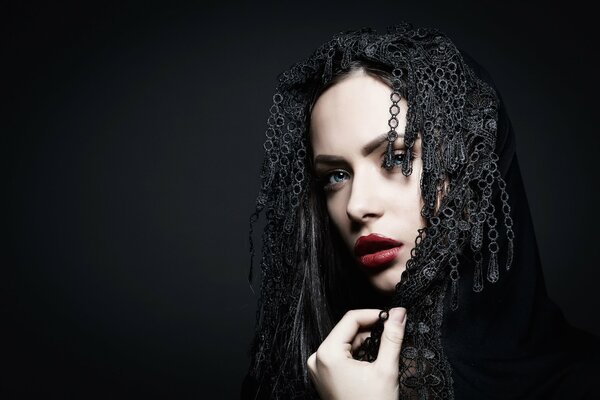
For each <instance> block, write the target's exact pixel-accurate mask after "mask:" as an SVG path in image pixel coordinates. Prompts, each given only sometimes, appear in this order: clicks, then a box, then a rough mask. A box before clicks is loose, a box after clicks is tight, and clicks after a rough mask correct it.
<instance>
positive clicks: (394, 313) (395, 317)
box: [389, 307, 406, 324]
mask: <svg viewBox="0 0 600 400" xmlns="http://www.w3.org/2000/svg"><path fill="white" fill-rule="evenodd" d="M389 319H390V320H391V321H394V322H395V323H397V324H403V323H404V322H405V321H406V308H402V307H395V308H392V309H391V310H390V318H389Z"/></svg>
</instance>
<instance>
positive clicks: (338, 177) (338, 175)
mask: <svg viewBox="0 0 600 400" xmlns="http://www.w3.org/2000/svg"><path fill="white" fill-rule="evenodd" d="M348 178H349V174H348V173H347V172H346V171H332V172H331V173H329V174H327V175H325V176H324V177H323V179H322V182H323V184H324V186H323V188H324V189H325V190H333V188H334V187H335V186H337V185H339V184H340V183H343V182H344V181H345V180H346V179H348Z"/></svg>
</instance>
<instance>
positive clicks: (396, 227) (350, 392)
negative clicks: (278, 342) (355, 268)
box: [307, 70, 425, 400]
mask: <svg viewBox="0 0 600 400" xmlns="http://www.w3.org/2000/svg"><path fill="white" fill-rule="evenodd" d="M391 92H392V90H391V88H390V87H389V86H388V85H386V84H385V83H384V82H383V81H382V80H380V79H378V78H376V77H373V76H371V75H368V74H367V73H365V72H364V71H363V70H358V71H353V72H352V73H350V74H349V75H347V76H346V77H344V78H343V79H342V80H341V81H340V82H338V83H336V84H334V85H333V86H331V87H330V88H328V89H327V90H326V91H325V92H324V93H322V94H321V96H320V97H319V98H318V99H317V101H316V103H315V105H314V107H313V111H312V114H311V125H310V139H311V144H312V148H313V157H314V159H313V160H314V163H315V170H316V174H317V176H318V177H319V178H320V179H321V181H322V182H324V183H323V185H324V189H325V193H326V201H327V210H328V213H329V216H330V219H331V221H332V222H333V224H334V225H335V227H336V228H337V229H338V231H339V233H340V235H341V237H342V238H343V240H344V243H345V244H346V246H347V248H348V250H349V251H350V253H351V254H353V248H354V245H355V243H356V240H357V239H358V238H359V237H361V236H365V235H369V234H372V233H375V234H379V235H383V236H386V237H389V238H392V239H394V240H396V241H398V242H401V243H402V249H401V251H400V252H399V253H398V255H397V257H396V258H395V260H394V261H393V262H391V263H390V265H389V266H386V267H385V268H383V269H377V270H375V271H373V270H365V271H363V272H365V276H366V277H367V279H368V280H369V282H370V283H371V284H372V285H373V286H374V287H375V288H376V289H377V290H379V291H380V292H382V293H384V294H392V293H393V291H394V288H395V285H396V283H397V282H399V281H400V279H401V274H402V272H403V271H404V270H405V268H406V261H408V259H409V258H410V250H411V249H412V248H413V247H414V245H415V238H416V236H417V233H418V232H417V230H418V229H419V228H422V227H424V226H425V220H424V219H423V217H422V216H421V213H420V210H421V207H422V205H423V200H422V197H421V191H420V178H421V173H422V170H423V167H422V162H421V159H420V154H421V142H420V139H419V140H417V141H416V143H415V145H414V152H415V159H414V160H413V172H412V174H411V175H409V176H408V177H407V176H404V175H403V174H402V172H401V169H400V166H399V165H398V166H396V167H394V168H393V169H392V170H386V169H385V168H383V167H382V163H383V157H384V154H385V149H386V147H385V146H386V144H387V142H386V141H385V133H387V132H388V131H389V126H388V119H389V117H390V114H389V107H390V105H391V101H390V94H391ZM399 105H400V114H399V115H398V120H399V125H398V128H397V132H398V134H399V135H400V136H401V135H403V134H404V130H405V127H406V109H407V103H406V100H404V99H402V100H401V102H400V103H399ZM382 138H383V140H381V139H382ZM403 152H404V144H403V140H402V138H401V137H400V138H399V139H398V140H396V143H395V145H394V153H395V154H396V157H397V159H398V160H400V159H401V158H402V157H403ZM398 164H399V163H398ZM380 311H381V310H371V309H368V310H367V309H362V310H351V311H349V312H348V313H346V315H345V316H344V317H343V318H342V319H341V320H340V321H339V322H338V324H337V325H336V326H335V327H334V328H333V330H332V331H331V332H330V334H329V335H328V336H327V338H326V339H325V340H324V341H323V343H322V344H321V345H320V346H319V348H318V350H317V351H316V352H315V353H314V354H312V355H311V356H310V357H309V359H308V362H307V365H308V370H309V374H310V377H311V379H312V381H313V383H314V385H315V387H316V389H317V391H318V393H319V395H320V396H321V398H322V399H344V400H353V399H361V400H362V399H379V400H385V399H390V400H391V399H394V400H396V399H398V395H399V386H398V385H399V383H398V365H399V361H400V350H401V348H402V339H403V337H404V329H405V326H406V319H407V317H406V310H405V309H404V308H394V309H392V310H390V313H389V319H388V320H387V321H386V322H385V324H384V331H383V334H382V337H381V345H380V348H379V354H378V357H377V360H376V361H374V362H372V363H369V362H365V361H358V360H355V359H353V357H352V351H354V350H356V349H357V348H358V346H359V345H360V343H361V342H362V341H363V340H364V338H365V337H366V336H368V335H369V331H368V330H369V327H370V326H372V325H373V324H374V323H375V322H377V320H378V319H379V312H380Z"/></svg>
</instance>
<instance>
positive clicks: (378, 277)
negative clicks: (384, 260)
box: [369, 262, 406, 296]
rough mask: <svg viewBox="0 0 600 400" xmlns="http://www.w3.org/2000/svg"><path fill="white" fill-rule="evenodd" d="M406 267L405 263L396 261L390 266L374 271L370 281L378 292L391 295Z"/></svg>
mask: <svg viewBox="0 0 600 400" xmlns="http://www.w3.org/2000/svg"><path fill="white" fill-rule="evenodd" d="M405 269H406V266H405V265H404V263H400V262H398V263H396V264H394V265H391V266H390V267H388V268H386V269H384V270H381V271H377V272H374V273H372V274H371V275H370V276H369V281H371V284H372V285H373V287H374V288H375V289H377V291H378V292H380V293H382V294H385V295H388V296H391V295H393V294H394V291H395V290H396V285H397V284H398V282H400V279H401V276H402V272H404V270H405Z"/></svg>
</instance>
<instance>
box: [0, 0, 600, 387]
mask: <svg viewBox="0 0 600 400" xmlns="http://www.w3.org/2000/svg"><path fill="white" fill-rule="evenodd" d="M24 3H25V4H24ZM175 3H176V2H164V4H162V5H160V4H158V3H156V2H139V3H134V2H110V1H108V2H97V3H94V2H81V3H80V4H66V3H61V4H60V5H55V4H53V5H34V4H32V3H31V2H20V4H18V5H17V2H13V3H12V4H11V3H8V5H5V6H4V12H3V13H2V14H3V19H5V21H4V23H3V24H2V25H3V30H4V32H3V35H2V37H3V41H6V46H4V49H5V50H4V51H3V53H4V57H3V60H4V61H3V64H4V66H5V67H6V66H8V67H9V71H8V72H7V73H5V74H4V75H3V78H4V80H5V85H4V86H3V87H5V88H7V90H3V92H4V94H5V96H7V97H8V100H9V104H8V107H6V106H5V107H4V110H3V111H5V112H6V111H8V115H7V117H5V118H3V126H5V128H4V129H3V135H2V136H3V138H5V143H6V145H5V146H2V147H3V149H5V150H7V151H8V152H7V154H6V156H5V157H3V161H4V162H5V163H6V168H5V171H8V177H7V178H6V182H8V188H7V190H6V193H5V196H4V199H5V200H7V201H8V207H7V208H6V209H7V210H8V212H7V213H6V214H5V217H4V218H3V220H4V221H6V224H5V226H7V233H8V239H7V241H5V244H6V245H7V249H6V251H4V252H3V255H2V258H3V259H5V260H6V262H3V264H4V265H6V266H9V267H10V268H8V269H7V270H6V272H5V273H4V274H3V275H4V278H3V279H2V282H3V284H4V285H5V288H4V290H3V292H4V293H7V294H8V295H9V301H7V302H3V305H2V313H3V319H4V320H5V321H6V326H8V327H9V328H10V329H8V332H10V333H12V334H13V335H11V339H10V340H7V341H4V343H5V347H6V349H5V350H7V352H8V357H4V356H3V357H2V359H3V363H4V364H7V365H5V366H8V367H9V368H10V370H11V371H12V372H11V374H9V375H8V376H2V378H1V379H2V392H3V393H5V394H6V395H8V394H11V396H16V397H17V398H19V397H23V396H24V395H25V393H38V394H54V395H62V396H64V397H67V398H69V397H74V398H93V397H101V396H106V397H105V398H121V397H130V396H136V397H137V396H142V395H143V396H146V397H150V398H207V397H208V398H210V396H207V394H210V395H211V396H214V397H215V398H217V397H218V398H236V397H237V394H238V391H239V383H240V381H241V379H242V377H243V374H244V373H245V370H246V368H247V364H248V359H247V355H246V352H247V347H248V344H249V341H250V339H251V336H252V329H253V324H254V314H255V302H256V297H255V296H254V294H253V293H252V291H251V289H250V286H249V284H248V282H247V281H246V276H247V270H248V265H249V258H248V255H247V251H248V244H247V228H248V223H247V221H248V216H249V214H250V213H251V212H252V210H253V201H254V195H255V194H256V191H257V188H258V184H259V182H258V172H259V166H260V161H261V157H262V141H263V136H264V128H265V123H266V117H267V110H268V107H269V106H270V102H271V96H272V93H273V89H274V87H275V79H276V76H277V74H278V73H280V72H281V71H283V70H284V69H286V68H287V67H289V66H290V65H291V64H292V63H293V62H295V61H297V60H299V59H301V58H303V57H305V56H307V55H308V54H309V53H310V52H311V51H312V50H313V49H314V48H315V47H317V46H318V45H319V44H320V43H322V42H323V41H325V40H327V39H329V37H330V36H331V35H332V34H334V33H336V32H338V31H341V30H347V29H355V28H359V27H362V26H372V27H374V28H377V29H384V28H385V27H386V26H387V25H391V24H394V23H396V22H399V21H400V20H403V19H404V20H407V21H410V22H413V23H414V24H416V25H421V26H429V27H437V28H439V29H440V30H442V31H443V32H445V33H446V34H448V35H449V36H450V37H451V38H453V39H454V41H455V43H456V44H457V45H458V46H459V47H461V48H463V49H465V50H467V51H468V52H469V53H470V54H471V55H472V56H473V57H474V58H475V59H477V60H478V61H479V62H480V63H481V64H482V65H483V66H484V67H486V68H487V69H488V71H489V72H490V74H491V75H492V77H493V78H494V79H495V81H496V83H497V86H498V88H499V90H500V92H501V94H502V96H503V98H504V101H505V103H506V106H507V108H508V111H509V115H510V116H511V118H512V121H513V124H514V127H515V130H516V132H517V136H518V137H517V140H518V142H517V143H518V154H519V157H520V162H521V166H522V171H523V175H524V180H525V184H526V187H527V193H528V196H529V200H530V207H531V210H532V213H533V218H534V222H535V227H536V232H537V236H538V241H539V245H540V251H541V256H542V261H543V265H544V271H545V275H546V280H547V285H548V290H549V292H550V294H551V296H552V297H553V298H554V299H555V300H556V302H557V303H558V304H559V305H560V306H561V308H562V309H563V310H564V312H565V315H566V316H567V318H568V320H569V321H571V323H573V324H574V325H576V326H578V327H581V328H584V329H587V330H590V331H592V332H595V333H596V334H600V316H599V315H600V314H599V313H598V312H597V309H598V306H599V305H600V301H599V300H598V296H597V293H598V291H599V289H598V284H597V282H598V280H599V277H600V274H599V272H598V269H597V265H598V263H597V262H596V259H595V257H596V254H597V251H596V250H597V246H598V245H597V243H596V242H597V239H598V234H597V231H596V229H597V228H596V227H597V226H598V224H599V222H600V221H599V218H598V213H597V212H596V209H597V206H596V204H598V200H599V198H598V192H597V190H596V185H597V182H598V181H597V178H596V175H595V167H594V164H595V163H596V162H597V160H598V155H597V154H596V153H597V150H598V148H599V146H598V144H599V140H598V135H597V128H596V123H597V120H598V117H597V116H598V114H599V110H598V99H597V95H596V94H597V93H598V91H597V89H598V79H597V74H596V69H597V64H596V51H597V45H596V43H597V35H596V32H595V30H594V28H595V27H596V26H595V25H596V24H597V23H596V22H595V21H593V20H592V16H593V15H594V13H592V12H591V11H590V10H589V9H586V8H585V7H584V6H583V2H582V1H575V2H573V1H570V2H561V3H560V5H552V4H551V3H549V2H543V3H541V2H540V3H539V4H533V3H527V2H517V1H502V2H486V1H473V2H456V1H452V2H449V1H436V2H424V1H418V2H415V1H412V2H409V1H388V2H386V1H370V2H366V1H344V2H338V3H331V2H324V1H319V2H307V1H305V2H280V3H276V4H268V3H256V2H252V3H251V4H244V3H241V2H240V3H236V4H231V3H229V4H228V5H227V6H225V5H221V4H220V3H218V2H189V3H181V2H180V3H178V4H177V5H176V4H175ZM2 330H3V331H6V330H7V329H6V328H3V329H2ZM3 354H6V352H4V351H3ZM11 396H6V397H5V398H10V397H11Z"/></svg>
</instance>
